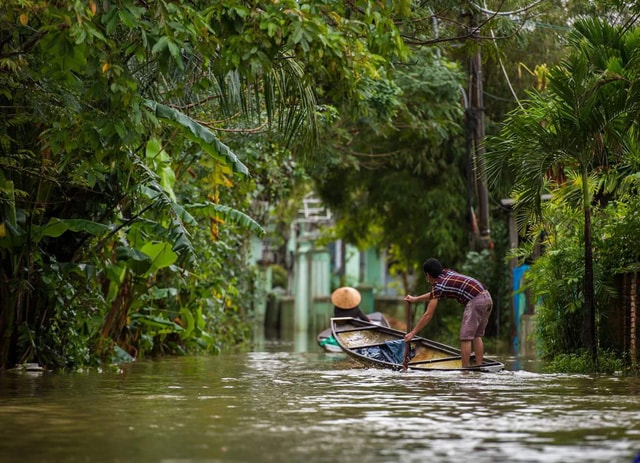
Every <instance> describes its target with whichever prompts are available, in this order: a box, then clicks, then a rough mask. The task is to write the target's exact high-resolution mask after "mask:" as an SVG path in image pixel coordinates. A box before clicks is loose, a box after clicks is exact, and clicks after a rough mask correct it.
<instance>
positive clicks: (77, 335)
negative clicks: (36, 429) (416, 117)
mask: <svg viewBox="0 0 640 463" xmlns="http://www.w3.org/2000/svg"><path fill="white" fill-rule="evenodd" d="M334 6H335V5H334V2H295V1H280V2H242V1H229V2H214V3H213V4H211V2H204V1H197V2H166V1H158V2H151V3H141V2H135V1H133V0H118V1H111V0H109V1H104V2H95V1H93V0H90V1H89V2H84V1H75V2H38V1H22V0H9V1H5V2H3V3H2V5H1V6H0V22H1V23H2V36H1V37H0V47H1V48H0V100H1V101H2V104H1V107H2V110H1V112H0V118H1V119H2V123H1V124H0V148H1V150H2V151H1V156H0V206H1V207H2V222H1V225H0V264H1V272H2V273H1V274H0V301H2V302H1V304H2V307H1V309H2V313H1V314H0V337H1V339H2V345H1V346H0V365H1V366H2V367H8V366H11V365H13V364H15V363H18V362H22V361H40V362H42V363H44V364H47V365H50V366H74V365H80V364H85V363H88V362H89V361H90V360H91V359H94V358H95V357H94V356H93V354H94V353H96V352H97V353H98V354H103V353H104V354H105V355H108V354H109V353H110V352H111V350H112V348H113V346H115V345H119V346H121V347H122V348H124V349H125V350H127V351H128V352H129V353H130V354H134V355H141V354H143V352H144V351H145V350H155V351H158V350H160V351H161V350H164V349H165V348H172V349H173V347H171V346H177V347H178V348H180V347H181V346H184V345H188V344H189V342H191V340H195V341H197V342H198V343H200V344H201V345H203V346H204V347H205V348H207V346H209V348H211V346H212V345H213V344H215V343H218V344H220V342H219V341H220V339H217V340H216V339H214V337H215V334H216V333H215V331H213V328H212V327H214V326H219V325H218V323H223V324H224V323H227V322H228V321H232V322H233V323H234V324H235V325H237V326H238V330H237V332H235V333H231V334H230V335H229V336H226V337H225V336H224V335H222V336H221V337H222V338H224V339H223V341H224V342H227V341H232V342H235V340H238V339H241V338H243V333H242V331H243V330H242V328H241V326H240V325H238V324H237V323H236V321H237V320H239V319H240V318H241V315H242V314H243V313H245V312H246V308H243V307H242V304H243V303H244V304H247V302H243V301H247V300H248V298H247V297H245V296H244V295H242V294H239V291H240V290H244V289H245V288H243V286H242V285H240V284H236V283H237V282H238V281H240V280H243V281H248V280H250V278H249V277H250V275H248V274H245V275H242V274H241V272H237V268H238V267H241V265H240V264H239V261H240V260H241V259H240V258H238V259H231V256H236V255H237V256H242V254H243V249H245V248H244V239H243V237H244V236H245V235H246V233H247V232H254V233H255V232H261V227H260V226H259V225H258V223H257V222H255V221H254V220H253V219H251V218H250V217H249V216H248V215H247V214H244V213H242V212H240V211H239V210H238V209H236V208H234V207H233V206H235V205H236V204H242V201H241V200H236V202H234V203H229V204H224V203H223V202H222V201H223V200H224V198H225V197H224V194H223V193H224V190H225V188H232V187H233V185H234V180H237V179H238V178H242V177H243V176H245V177H246V176H247V174H248V172H249V169H248V167H247V162H246V159H241V157H240V156H238V155H236V154H235V153H234V152H233V151H232V150H231V149H230V147H229V146H230V145H229V144H228V142H225V137H224V136H222V135H224V134H226V133H230V132H221V131H220V129H225V130H236V129H237V130H244V131H246V133H250V132H251V130H253V129H255V128H256V127H265V128H272V129H275V130H276V131H277V132H278V134H279V135H280V137H281V139H282V140H284V142H287V141H292V140H295V141H296V146H298V145H299V146H308V142H312V141H313V139H314V136H315V127H316V100H315V90H316V85H315V82H316V75H318V76H323V80H322V84H323V85H325V86H326V87H325V88H324V90H323V91H324V93H325V94H326V93H328V91H329V90H331V92H332V94H334V95H335V97H336V98H337V97H338V95H339V94H340V95H343V96H346V97H350V98H356V99H357V95H358V94H359V92H360V87H359V83H360V80H361V79H363V78H364V77H370V78H375V77H376V75H377V73H378V72H379V71H380V69H381V65H383V64H384V63H385V61H384V59H383V58H382V55H381V54H380V53H388V54H390V55H394V54H397V55H402V53H403V48H402V43H401V40H399V37H398V36H397V34H396V31H395V27H394V25H393V23H392V22H390V21H389V20H388V16H389V15H388V14H387V7H386V6H384V5H378V4H377V3H374V2H358V3H357V4H353V5H351V4H349V5H346V6H343V7H342V8H341V9H339V10H336V9H335V8H333V7H334ZM361 12H362V13H361ZM349 16H354V19H353V20H352V19H350V18H349ZM332 84H335V85H332ZM221 134H222V135H221ZM227 138H228V137H227ZM303 142H307V145H305V144H304V143H303ZM201 186H204V187H203V188H201ZM236 225H237V226H238V227H240V228H232V226H234V227H235V226H236ZM225 227H229V228H228V229H227V228H225ZM203 230H204V231H205V233H202V231H203ZM205 236H209V239H211V238H214V239H217V241H215V245H213V247H211V246H212V245H207V244H206V242H207V241H206V239H205ZM222 239H224V240H222ZM203 247H204V248H205V250H203V249H202V248H203ZM198 258H201V259H202V258H204V260H205V261H206V266H204V267H197V265H198V264H199V262H198ZM229 261H235V262H236V263H237V264H236V265H237V267H229V266H226V263H227V262H229ZM198 270H200V271H202V274H198ZM221 270H222V271H221ZM234 272H235V274H234ZM198 276H200V277H201V278H202V279H201V280H197V277H198ZM205 279H208V280H207V283H206V284H202V281H205ZM194 281H199V283H194ZM189 285H193V287H190V288H189V289H188V290H187V289H185V288H186V287H189ZM194 287H198V290H194ZM200 297H206V299H204V300H199V299H196V298H200ZM232 314H237V315H238V317H235V315H233V316H232ZM231 330H232V331H233V328H232V329H231ZM223 334H224V333H223ZM87 346H89V349H87ZM218 347H219V346H218Z"/></svg>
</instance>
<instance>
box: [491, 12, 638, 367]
mask: <svg viewBox="0 0 640 463" xmlns="http://www.w3.org/2000/svg"><path fill="white" fill-rule="evenodd" d="M631 38H632V36H631V34H630V33H629V32H628V31H627V30H625V29H623V28H620V27H616V26H613V25H610V24H607V23H605V22H602V21H600V20H599V19H585V20H581V21H579V22H577V23H576V24H575V29H574V30H573V31H572V33H571V34H570V35H569V45H570V48H569V54H568V56H567V57H566V59H565V60H563V62H562V63H561V64H560V65H559V66H557V67H555V68H553V69H552V70H551V71H550V75H549V86H548V89H547V92H546V93H541V92H532V93H531V94H530V98H529V100H528V101H527V102H526V103H525V104H523V105H522V107H520V108H518V109H516V110H515V111H513V112H512V113H511V114H510V115H509V117H508V118H507V120H506V121H505V124H504V127H503V129H502V132H501V134H500V136H499V137H496V138H495V139H494V140H493V142H494V143H493V144H492V145H491V150H489V151H488V153H487V171H488V176H489V178H490V180H491V182H492V184H494V185H496V184H500V183H501V184H503V185H504V184H505V183H504V182H512V185H513V186H512V194H513V195H514V196H515V198H516V214H517V218H518V223H519V225H520V226H524V225H526V224H527V223H529V222H530V220H537V219H540V218H541V196H542V195H543V194H544V193H547V192H548V190H549V185H550V181H554V180H555V181H556V182H555V183H556V184H557V183H558V181H559V182H560V186H562V185H561V182H562V179H561V178H560V176H559V175H558V174H559V173H561V172H562V171H563V170H564V169H573V170H575V171H577V172H579V174H580V179H581V198H580V203H581V204H580V206H581V207H582V209H583V212H584V282H583V290H584V306H583V317H584V325H583V330H584V344H585V347H586V348H587V349H588V351H589V353H590V354H591V358H592V360H593V362H594V366H596V368H597V339H598V337H597V333H596V328H595V313H596V312H595V302H594V299H595V298H594V283H593V250H592V239H591V212H592V207H593V195H594V193H595V192H594V191H593V189H592V188H590V186H589V185H590V184H591V185H593V183H590V182H589V177H590V176H591V175H598V174H599V173H601V172H602V171H603V170H604V169H605V168H606V167H607V166H609V165H612V164H615V163H617V161H618V159H619V156H622V155H624V150H625V148H624V147H625V143H624V140H625V136H626V133H627V131H628V129H629V125H630V124H632V123H633V122H632V118H630V116H633V115H635V114H636V111H635V109H636V108H637V101H635V100H634V98H633V95H634V92H630V91H629V90H630V89H632V88H634V85H633V83H634V80H633V79H629V78H627V75H626V74H628V73H629V72H628V70H629V69H633V62H634V61H636V60H637V55H638V52H637V51H636V50H637V47H636V45H635V42H633V41H632V40H630V39H631ZM636 93H637V92H636ZM636 98H637V97H636ZM630 121H631V122H630Z"/></svg>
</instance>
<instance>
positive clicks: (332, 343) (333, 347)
mask: <svg viewBox="0 0 640 463" xmlns="http://www.w3.org/2000/svg"><path fill="white" fill-rule="evenodd" d="M367 317H369V320H371V322H373V323H375V324H376V325H379V326H386V327H388V326H389V321H388V320H387V319H386V318H385V316H384V314H383V313H382V312H373V313H370V314H367ZM317 341H318V345H319V346H320V347H322V349H324V351H325V352H332V353H342V349H341V348H340V346H338V344H337V343H336V340H335V338H334V337H333V335H332V334H331V326H329V328H327V329H326V330H323V331H321V332H320V333H319V334H318V336H317Z"/></svg>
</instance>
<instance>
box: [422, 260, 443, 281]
mask: <svg viewBox="0 0 640 463" xmlns="http://www.w3.org/2000/svg"><path fill="white" fill-rule="evenodd" d="M422 271H423V272H424V274H425V275H427V274H429V275H431V276H432V277H433V278H438V277H439V276H440V274H441V273H442V264H441V263H440V261H439V260H438V259H434V258H433V257H431V258H429V259H427V260H426V261H425V262H424V264H422Z"/></svg>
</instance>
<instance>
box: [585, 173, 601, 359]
mask: <svg viewBox="0 0 640 463" xmlns="http://www.w3.org/2000/svg"><path fill="white" fill-rule="evenodd" d="M588 181H589V178H588V173H587V169H586V168H583V169H582V199H583V207H584V308H583V311H584V312H583V317H584V318H583V320H584V323H583V328H584V344H585V347H586V348H587V350H588V352H589V353H590V354H591V359H592V361H593V365H594V367H595V369H596V371H597V369H598V343H597V336H596V314H595V295H594V289H593V249H592V247H591V195H590V194H589V184H588Z"/></svg>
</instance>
